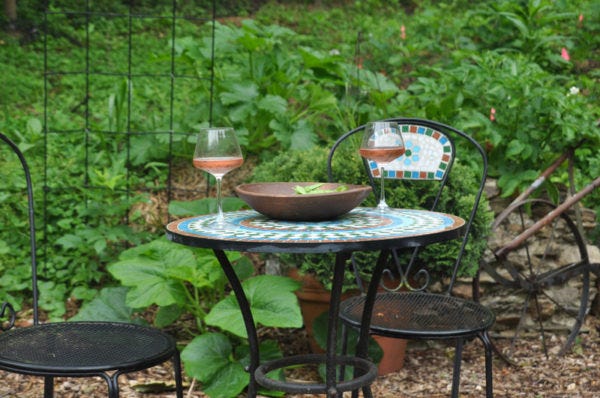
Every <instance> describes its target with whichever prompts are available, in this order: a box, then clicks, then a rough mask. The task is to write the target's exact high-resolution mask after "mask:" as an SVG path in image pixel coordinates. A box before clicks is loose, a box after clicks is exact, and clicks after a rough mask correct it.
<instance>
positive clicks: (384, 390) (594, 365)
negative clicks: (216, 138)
mask: <svg viewBox="0 0 600 398" xmlns="http://www.w3.org/2000/svg"><path fill="white" fill-rule="evenodd" d="M584 329H585V332H584V333H582V334H581V335H580V338H579V339H578V341H577V344H576V345H575V347H574V349H573V350H572V351H571V352H570V353H568V354H566V355H565V356H563V357H560V358H558V357H555V356H551V357H550V358H549V359H546V358H545V357H544V356H543V355H539V354H537V355H536V354H532V350H530V347H531V346H532V345H535V344H538V340H539V339H536V338H529V339H526V340H523V341H521V342H520V344H519V346H518V347H517V351H516V354H515V356H516V357H517V358H518V359H519V360H520V362H521V365H520V366H510V365H507V364H506V363H505V362H503V361H502V360H501V359H499V358H498V356H497V355H495V359H494V370H493V371H494V396H495V397H497V398H504V397H506V398H508V397H511V398H512V397H536V398H537V397H552V398H559V397H570V398H577V397H586V398H588V397H589V398H591V397H598V396H600V365H599V361H600V344H599V342H600V339H599V330H600V321H599V320H598V318H596V317H594V316H589V317H588V318H587V320H586V325H585V328H584ZM263 333H266V334H268V335H269V336H270V337H272V338H276V339H277V340H278V341H279V342H280V344H281V347H282V349H283V350H284V352H285V353H286V354H294V353H299V352H304V353H306V352H307V350H308V341H307V339H306V334H305V333H304V331H303V330H301V329H300V330H293V331H290V330H264V331H263ZM504 344H506V343H505V342H503V341H499V345H500V346H502V345H504ZM453 352H454V350H453V345H452V344H450V343H446V342H436V343H434V344H431V343H427V344H426V343H416V342H412V341H411V342H409V344H408V348H407V354H406V361H405V365H404V368H403V369H401V370H400V371H398V372H395V373H391V374H388V375H385V376H380V377H378V378H377V379H376V380H375V382H374V384H373V386H372V390H373V395H374V396H375V397H382V398H388V397H389V398H391V397H394V398H425V397H427V398H437V397H449V396H450V387H451V378H452V357H453ZM483 368H484V356H483V347H482V345H481V343H480V342H479V341H478V340H474V341H470V342H468V343H467V344H466V346H465V351H464V354H463V364H462V372H461V395H460V397H461V398H471V397H484V396H485V382H484V372H483ZM290 377H291V378H294V379H311V378H314V377H315V374H314V372H313V371H311V370H298V371H295V372H294V373H293V374H291V375H290ZM0 380H2V382H0V397H1V398H5V397H6V398H8V397H11V398H13V397H14V398H17V397H18V398H30V397H39V396H41V395H42V391H43V384H42V380H41V378H36V377H32V376H23V375H16V374H10V373H6V372H3V371H0ZM119 380H120V387H121V397H122V398H134V397H135V398H173V397H175V393H174V392H173V390H172V384H173V383H172V380H173V377H172V373H171V368H170V366H169V364H165V366H158V367H155V368H153V369H151V370H148V371H143V372H136V373H131V374H128V375H123V376H121V378H120V379H119ZM185 385H186V391H185V393H184V396H185V397H186V398H206V395H204V394H203V393H202V391H201V389H202V386H201V385H199V384H198V383H194V382H193V381H191V380H189V379H188V378H187V377H186V380H185ZM55 392H56V397H63V398H75V397H90V398H96V397H106V394H107V393H106V385H105V384H104V382H103V381H102V380H101V379H99V378H98V379H89V378H86V379H73V378H58V379H56V380H55ZM309 396H310V395H287V396H286V397H288V398H305V397H309Z"/></svg>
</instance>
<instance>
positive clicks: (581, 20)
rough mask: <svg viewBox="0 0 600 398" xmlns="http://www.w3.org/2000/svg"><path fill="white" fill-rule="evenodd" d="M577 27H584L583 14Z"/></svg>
mask: <svg viewBox="0 0 600 398" xmlns="http://www.w3.org/2000/svg"><path fill="white" fill-rule="evenodd" d="M577 26H579V27H582V26H583V14H579V19H578V22H577Z"/></svg>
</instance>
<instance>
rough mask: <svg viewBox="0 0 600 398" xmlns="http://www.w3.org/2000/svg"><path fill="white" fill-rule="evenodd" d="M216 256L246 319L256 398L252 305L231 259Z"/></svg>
mask: <svg viewBox="0 0 600 398" xmlns="http://www.w3.org/2000/svg"><path fill="white" fill-rule="evenodd" d="M213 252H214V253H215V256H216V257H217V259H218V260H219V263H220V264H221V267H222V268H223V272H225V276H227V280H229V284H230V285H231V288H232V290H233V293H234V294H235V298H236V299H237V302H238V304H239V306H240V311H241V312H242V317H243V318H244V325H245V326H246V333H248V344H249V346H250V366H249V367H248V369H247V370H248V372H249V373H250V382H249V383H248V397H252V398H253V397H256V393H257V388H256V379H255V377H254V372H255V371H256V368H258V364H259V361H260V359H259V351H258V336H257V334H256V326H255V325H254V318H253V317H252V312H251V311H250V304H249V303H248V299H247V298H246V294H245V293H244V289H243V288H242V284H241V283H240V280H239V279H238V277H237V275H236V274H235V271H234V270H233V266H232V265H231V263H230V262H229V259H228V258H227V256H226V255H225V253H224V252H223V250H216V249H215V250H213Z"/></svg>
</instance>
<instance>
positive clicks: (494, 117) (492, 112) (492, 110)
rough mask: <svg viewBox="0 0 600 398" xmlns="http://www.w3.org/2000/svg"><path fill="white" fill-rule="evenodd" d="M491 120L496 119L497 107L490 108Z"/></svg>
mask: <svg viewBox="0 0 600 398" xmlns="http://www.w3.org/2000/svg"><path fill="white" fill-rule="evenodd" d="M490 120H491V121H492V122H493V121H495V120H496V109H495V108H491V109H490Z"/></svg>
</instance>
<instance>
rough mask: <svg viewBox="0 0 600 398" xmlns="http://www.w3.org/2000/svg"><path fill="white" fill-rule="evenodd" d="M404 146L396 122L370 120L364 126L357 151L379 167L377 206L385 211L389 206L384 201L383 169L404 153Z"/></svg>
mask: <svg viewBox="0 0 600 398" xmlns="http://www.w3.org/2000/svg"><path fill="white" fill-rule="evenodd" d="M404 151H405V147H404V140H403V139H402V133H400V128H399V126H398V123H395V122H370V123H367V125H366V126H365V131H364V133H363V139H362V142H361V144H360V149H359V153H360V156H362V157H363V158H365V159H367V160H370V161H372V162H376V163H377V166H378V168H379V178H380V179H381V187H380V192H379V204H378V205H377V208H378V209H379V210H381V211H386V210H387V209H388V208H389V206H388V205H387V203H386V202H385V191H384V189H383V188H384V180H385V178H384V170H385V167H386V166H388V164H389V163H391V162H393V161H394V160H395V159H397V158H399V157H400V156H402V155H404Z"/></svg>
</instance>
